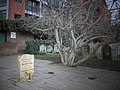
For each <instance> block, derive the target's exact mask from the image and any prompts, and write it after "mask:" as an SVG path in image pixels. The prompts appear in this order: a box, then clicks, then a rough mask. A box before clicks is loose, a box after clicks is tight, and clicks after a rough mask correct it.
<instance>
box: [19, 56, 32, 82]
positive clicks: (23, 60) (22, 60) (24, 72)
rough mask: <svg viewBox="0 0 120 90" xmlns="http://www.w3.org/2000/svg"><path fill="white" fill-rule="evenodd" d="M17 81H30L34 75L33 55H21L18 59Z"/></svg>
mask: <svg viewBox="0 0 120 90" xmlns="http://www.w3.org/2000/svg"><path fill="white" fill-rule="evenodd" d="M18 62H19V64H18V65H19V70H20V71H19V81H20V82H23V81H30V80H31V79H32V78H33V75H34V55H30V54H23V55H21V56H19V57H18Z"/></svg>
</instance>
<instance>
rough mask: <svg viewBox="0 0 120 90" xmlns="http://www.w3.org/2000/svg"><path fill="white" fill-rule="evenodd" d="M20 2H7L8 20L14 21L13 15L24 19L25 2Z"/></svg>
mask: <svg viewBox="0 0 120 90" xmlns="http://www.w3.org/2000/svg"><path fill="white" fill-rule="evenodd" d="M21 1H22V2H16V0H9V6H8V9H9V10H8V19H9V20H12V19H14V15H15V14H18V15H21V18H24V17H25V2H26V0H21Z"/></svg>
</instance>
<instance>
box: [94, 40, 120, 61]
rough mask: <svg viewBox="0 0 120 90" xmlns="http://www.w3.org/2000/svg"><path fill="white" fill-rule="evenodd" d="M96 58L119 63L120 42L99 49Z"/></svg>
mask: <svg viewBox="0 0 120 90" xmlns="http://www.w3.org/2000/svg"><path fill="white" fill-rule="evenodd" d="M96 56H97V58H98V59H104V60H113V61H120V42H118V43H113V44H110V45H104V46H103V47H100V48H99V49H98V51H97V53H96Z"/></svg>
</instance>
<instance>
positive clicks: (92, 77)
mask: <svg viewBox="0 0 120 90" xmlns="http://www.w3.org/2000/svg"><path fill="white" fill-rule="evenodd" d="M88 79H90V80H95V79H97V77H95V76H91V77H88Z"/></svg>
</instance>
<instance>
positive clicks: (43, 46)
mask: <svg viewBox="0 0 120 90" xmlns="http://www.w3.org/2000/svg"><path fill="white" fill-rule="evenodd" d="M39 53H41V54H45V53H46V46H45V45H40V47H39Z"/></svg>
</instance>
